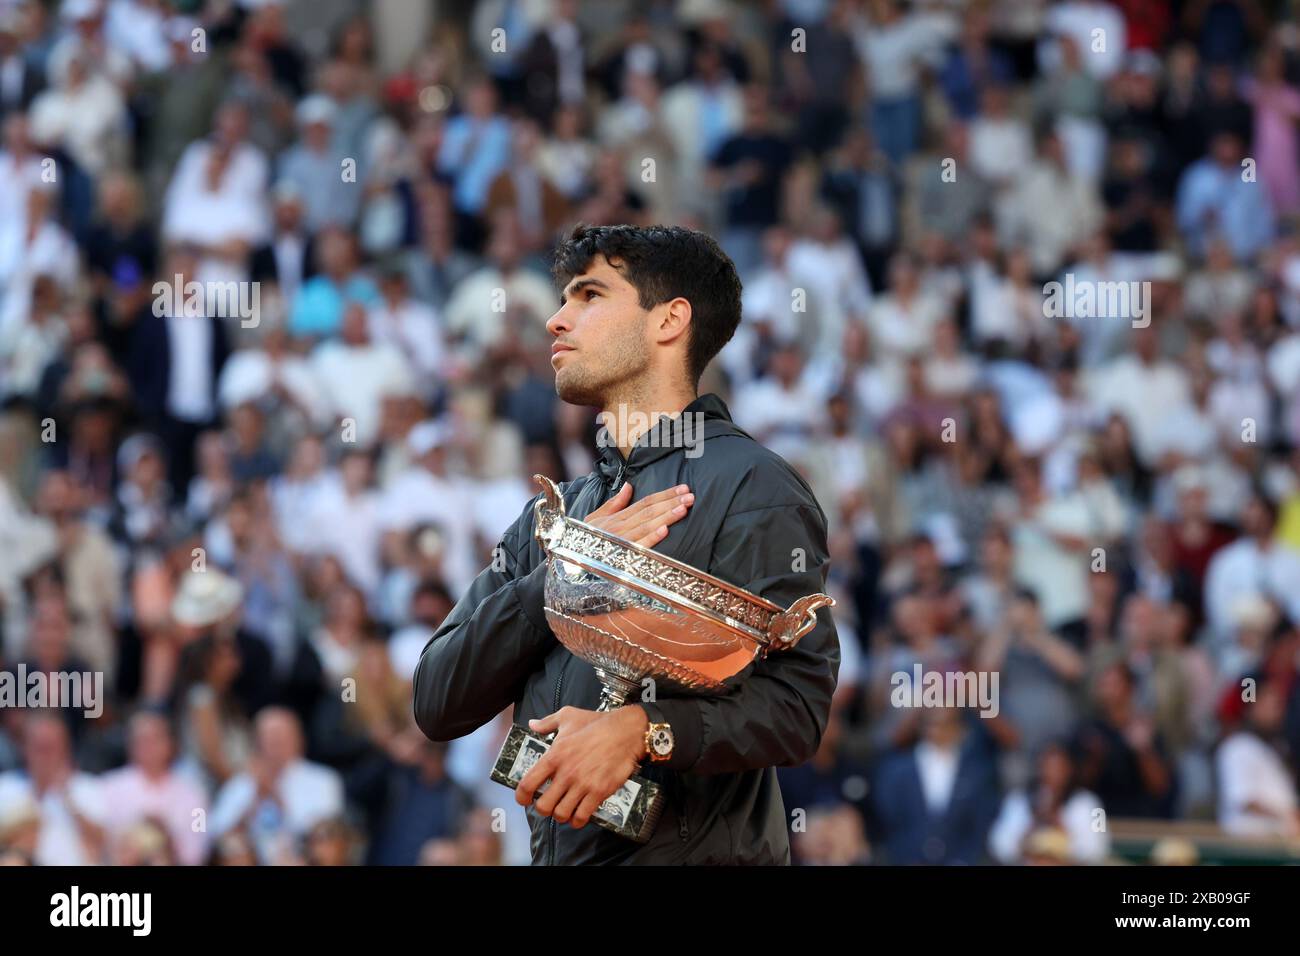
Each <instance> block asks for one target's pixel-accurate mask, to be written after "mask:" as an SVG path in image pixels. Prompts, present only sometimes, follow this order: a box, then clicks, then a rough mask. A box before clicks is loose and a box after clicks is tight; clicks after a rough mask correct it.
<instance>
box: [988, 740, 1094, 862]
mask: <svg viewBox="0 0 1300 956" xmlns="http://www.w3.org/2000/svg"><path fill="white" fill-rule="evenodd" d="M1037 770H1038V772H1037V779H1036V780H1035V781H1034V782H1033V783H1031V785H1030V786H1028V787H1026V788H1024V789H1021V790H1015V791H1013V792H1011V793H1009V794H1007V796H1006V799H1005V800H1003V802H1002V811H1001V812H1000V813H999V814H998V818H997V820H996V821H995V822H994V824H993V829H992V830H991V831H990V833H989V852H990V853H992V855H993V856H994V857H995V858H996V859H998V860H1000V861H1001V862H1003V863H1020V862H1023V861H1024V853H1025V839H1026V838H1027V837H1029V836H1030V834H1031V833H1032V832H1034V831H1035V830H1036V829H1037V828H1039V827H1054V828H1059V829H1061V830H1062V831H1064V833H1065V835H1066V837H1067V838H1068V841H1069V861H1070V862H1071V863H1100V862H1102V861H1103V860H1104V859H1105V858H1106V854H1107V853H1109V852H1110V836H1109V834H1107V832H1106V828H1105V826H1104V825H1098V824H1099V821H1100V822H1102V823H1103V824H1104V821H1105V814H1104V812H1103V810H1102V805H1101V798H1100V797H1098V796H1097V795H1096V794H1095V793H1092V792H1090V791H1088V790H1085V789H1083V788H1082V787H1079V786H1078V785H1077V784H1076V782H1075V779H1074V764H1073V762H1072V761H1071V759H1070V754H1069V751H1068V750H1067V749H1066V747H1065V746H1064V745H1063V744H1061V743H1051V744H1048V745H1047V746H1045V747H1043V749H1042V751H1041V752H1040V754H1039V755H1038V761H1037Z"/></svg>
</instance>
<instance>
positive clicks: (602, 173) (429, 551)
mask: <svg viewBox="0 0 1300 956" xmlns="http://www.w3.org/2000/svg"><path fill="white" fill-rule="evenodd" d="M1298 122H1300V23H1298V21H1297V8H1296V5H1295V4H1294V3H1290V2H1286V0H1274V2H1267V0H1062V2H1051V0H991V2H979V0H913V2H903V0H766V2H753V3H740V2H732V0H642V2H636V3H634V2H629V0H613V2H602V3H578V2H573V0H479V2H472V0H459V2H451V0H449V2H439V3H436V4H412V3H407V2H401V0H391V2H390V0H373V2H369V3H363V2H361V0H224V2H222V0H0V127H2V131H3V132H2V142H0V401H2V402H3V405H2V407H0V671H7V672H8V673H10V674H15V673H18V669H19V668H22V669H23V670H22V672H23V673H26V674H35V673H38V672H39V673H44V674H53V673H59V672H79V673H80V672H89V673H98V674H102V675H104V682H105V684H104V689H105V700H104V702H103V713H102V714H101V715H100V716H98V717H95V718H87V717H85V716H83V713H82V711H83V708H80V707H65V708H62V709H53V708H36V709H27V708H23V707H20V706H13V705H12V704H10V705H6V706H4V707H0V862H9V863H24V862H29V863H30V862H34V863H37V864H83V863H84V864H89V863H114V864H134V863H183V864H203V863H219V864H235V863H252V864H263V865H273V864H295V863H311V864H344V863H372V864H415V863H429V864H442V863H481V864H493V863H518V862H526V861H527V860H528V831H527V825H526V821H525V819H524V817H523V814H522V810H520V808H519V807H517V805H515V804H514V803H513V798H512V795H511V794H510V793H509V792H508V791H507V790H505V789H504V788H501V787H500V786H498V785H497V784H494V783H492V782H490V781H489V779H488V770H489V768H490V765H491V763H492V761H493V759H494V758H495V755H496V750H497V746H498V745H499V742H500V740H501V739H502V737H503V736H504V732H505V727H506V726H507V725H508V723H509V714H508V713H506V714H503V715H502V716H501V717H500V718H499V719H498V720H497V721H496V722H495V723H493V724H491V725H488V726H485V727H484V728H482V729H481V730H480V731H478V732H476V733H474V734H472V735H470V736H469V737H466V738H463V739H461V740H458V741H455V742H453V743H452V744H450V745H446V744H437V743H433V742H431V741H429V740H427V739H426V738H424V736H423V735H422V734H421V733H420V732H419V730H418V729H417V728H415V726H414V724H413V721H412V716H411V702H410V675H411V673H412V671H413V668H414V666H415V662H416V660H417V659H418V657H419V654H420V652H421V650H422V649H423V647H424V644H425V642H426V641H427V640H428V637H429V635H430V634H431V633H432V631H433V629H434V628H435V627H436V626H437V625H438V623H439V622H440V621H441V620H442V618H443V617H444V616H445V615H446V614H447V613H448V611H449V610H450V608H451V607H452V606H453V605H454V603H455V601H456V599H457V597H458V596H459V595H460V594H461V593H462V592H463V590H464V589H465V588H466V586H467V585H468V583H469V582H470V581H471V580H472V579H473V577H474V575H475V574H476V573H477V572H478V571H479V570H480V569H481V568H482V567H484V566H485V565H486V564H488V563H489V562H490V560H491V554H492V547H493V545H494V544H495V543H496V542H497V541H498V540H499V537H500V535H501V533H502V532H503V530H504V529H505V528H506V526H507V525H508V524H509V523H510V522H511V521H513V519H514V518H515V517H516V516H517V515H518V513H519V511H520V509H521V507H522V506H523V504H524V503H525V502H526V501H527V500H528V498H530V497H531V496H532V495H533V494H534V493H535V488H534V487H533V486H532V483H531V480H530V477H529V476H531V475H532V474H534V473H538V472H540V473H543V474H546V475H549V476H552V477H555V478H572V477H575V476H577V475H580V474H583V473H585V472H586V471H588V470H589V469H590V468H591V467H592V464H593V455H594V452H595V447H596V420H595V413H596V411H597V410H595V409H590V408H578V407H574V406H568V405H565V404H563V403H561V402H559V401H558V400H557V398H556V397H555V394H554V387H553V381H552V372H551V368H550V364H549V350H548V348H547V338H548V336H547V334H546V331H545V327H544V323H545V320H546V319H547V318H548V317H549V316H550V315H551V314H552V313H553V312H554V310H555V309H556V308H557V307H558V294H557V290H556V289H555V287H554V285H553V283H552V281H551V278H550V275H549V253H550V250H551V249H552V248H553V246H554V243H555V241H556V238H557V236H559V235H561V234H562V233H563V232H564V231H565V230H566V229H567V227H569V226H571V225H572V224H573V223H575V222H578V221H585V222H588V223H619V222H631V223H643V224H649V223H654V222H671V223H677V224H683V225H688V226H692V227H695V228H700V229H705V230H707V231H709V232H710V233H712V234H713V235H715V236H717V237H718V239H719V241H720V242H721V243H722V244H723V247H724V249H726V251H727V252H728V253H729V254H730V255H731V256H732V258H733V259H734V261H735V263H736V265H737V268H738V270H739V271H740V274H741V277H742V279H743V281H744V286H745V294H744V316H743V320H742V324H741V328H740V330H739V331H738V332H737V335H736V337H735V338H734V340H733V341H732V342H731V343H730V344H729V345H728V346H727V348H726V349H725V350H724V351H723V353H722V354H721V355H720V356H719V358H718V360H717V361H716V362H715V363H714V365H713V367H712V368H710V369H709V371H708V372H707V373H706V376H705V379H704V381H703V382H702V383H701V392H707V391H712V392H716V393H718V394H719V395H721V396H722V397H723V398H724V400H725V401H726V402H727V403H728V405H729V407H730V409H731V411H732V414H733V416H734V418H735V420H736V421H737V423H738V424H739V425H741V427H743V428H745V429H747V430H748V431H750V432H751V433H752V434H753V435H754V436H755V437H756V438H758V439H759V440H760V441H763V442H764V443H766V444H768V445H769V446H770V447H772V448H773V449H775V450H777V451H778V452H779V453H781V454H782V455H784V456H785V457H786V458H787V460H789V461H790V462H791V463H792V464H794V465H795V466H796V467H798V468H799V469H800V470H801V471H802V472H803V473H804V474H805V475H806V476H807V478H808V480H809V482H810V484H811V485H812V487H813V488H814V490H815V492H816V493H817V496H818V499H819V501H820V502H821V504H822V506H823V508H824V510H825V512H826V515H827V518H828V523H829V528H830V533H831V549H832V555H833V567H832V572H831V580H830V582H829V588H830V590H831V591H832V593H833V594H835V595H836V596H837V598H838V599H839V604H838V606H837V608H836V612H835V616H836V620H837V623H838V625H839V632H840V638H841V644H842V652H843V663H842V668H841V675H840V688H839V692H838V693H837V697H836V706H835V708H834V713H833V715H832V719H831V722H830V725H829V726H828V728H827V731H826V734H825V736H824V739H823V742H822V745H821V747H820V750H819V752H818V754H817V756H816V758H815V759H814V760H813V761H811V762H810V763H808V764H807V765H805V766H802V767H795V768H783V769H782V770H781V771H780V778H781V784H782V790H783V793H784V799H785V804H786V808H787V811H789V812H790V813H791V817H792V830H793V848H794V855H795V859H796V861H797V862H801V863H810V864H816V863H866V862H871V863H896V864H898V863H903V864H905V863H976V862H981V861H989V860H994V861H1000V862H1006V863H1017V862H1027V863H1066V862H1073V863H1092V862H1100V861H1103V860H1105V859H1107V858H1108V857H1110V855H1111V854H1112V852H1113V846H1112V839H1111V835H1110V833H1111V828H1110V822H1111V821H1114V820H1118V819H1125V820H1127V819H1131V818H1139V819H1147V820H1183V821H1203V822H1206V823H1209V824H1215V825H1217V826H1218V827H1219V828H1221V830H1222V831H1223V832H1224V833H1226V834H1228V835H1231V836H1241V837H1255V838H1259V839H1261V840H1263V841H1265V842H1267V843H1270V845H1277V846H1286V845H1288V841H1297V840H1300V808H1298V804H1297V790H1296V775H1297V770H1298V769H1300V764H1298V763H1297V755H1298V754H1300V630H1297V628H1298V627H1300V230H1298V228H1297V227H1298V226H1300V142H1298V140H1297V123H1298ZM1067 281H1068V283H1072V284H1073V285H1067V288H1082V287H1085V286H1087V287H1089V288H1093V289H1100V288H1104V287H1105V285H1104V284H1110V283H1125V284H1129V283H1131V284H1132V285H1131V286H1128V285H1126V286H1125V288H1132V289H1135V290H1138V289H1140V290H1142V291H1141V294H1140V298H1131V299H1128V300H1124V301H1122V302H1119V303H1118V306H1117V305H1116V300H1108V301H1107V302H1102V305H1101V307H1100V308H1093V309H1091V310H1089V309H1086V308H1084V309H1079V310H1070V311H1067V313H1066V314H1065V315H1061V316H1059V317H1058V316H1057V315H1055V314H1053V313H1052V311H1051V310H1050V309H1047V308H1045V290H1046V288H1047V286H1046V284H1047V283H1051V282H1062V283H1067ZM160 282H161V283H163V284H164V287H163V288H164V290H165V291H164V292H162V293H161V294H160V292H159V289H158V287H157V285H156V284H157V283H160ZM191 283H198V286H197V288H199V289H200V290H203V291H201V294H200V296H199V299H198V302H197V305H196V307H193V308H190V307H188V306H187V305H186V303H185V302H184V301H183V300H184V299H185V297H186V296H187V295H188V293H187V292H186V291H185V290H186V289H188V288H190V287H191V285H190V284H191ZM214 288H227V289H238V290H239V295H237V296H233V297H228V298H227V299H226V300H224V301H220V302H214V300H213V299H212V297H211V296H209V295H208V294H207V293H206V290H209V289H214ZM1135 295H1137V293H1136V292H1135ZM1098 301H1099V302H1100V301H1102V300H1100V299H1099V300H1098ZM1108 308H1109V309H1110V311H1107V309H1108ZM916 665H920V666H921V667H922V668H923V669H924V670H926V671H937V672H940V673H942V674H946V675H951V674H958V673H965V672H972V671H982V672H986V673H996V674H997V675H998V678H999V682H998V684H997V689H998V694H997V707H996V708H995V709H996V711H997V713H996V715H994V716H980V715H979V714H978V713H977V712H976V711H974V710H973V709H971V708H964V709H959V708H951V707H949V708H944V707H933V708H910V707H900V706H898V705H897V702H896V701H895V700H893V699H891V692H892V691H893V690H894V685H895V675H897V674H899V673H900V672H905V673H907V674H909V675H910V674H911V673H913V668H914V666H916ZM593 704H594V702H593ZM1270 841H1271V842H1270Z"/></svg>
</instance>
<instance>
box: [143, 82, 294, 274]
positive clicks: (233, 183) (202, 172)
mask: <svg viewBox="0 0 1300 956" xmlns="http://www.w3.org/2000/svg"><path fill="white" fill-rule="evenodd" d="M247 135H248V112H247V109H246V108H245V107H244V106H243V105H241V104H239V103H228V104H226V105H225V106H223V107H221V109H220V110H219V111H218V112H217V116H216V119H215V120H214V121H213V132H212V136H211V137H210V138H209V139H204V140H198V141H196V142H194V143H191V144H190V145H189V146H188V147H186V149H185V152H184V153H183V154H182V156H181V159H180V162H179V163H177V165H176V172H175V173H174V174H173V176H172V180H171V183H170V185H168V187H167V193H166V196H165V197H164V200H163V219H162V227H161V228H162V235H163V238H164V239H165V240H167V241H169V242H188V243H192V244H194V245H196V246H198V247H199V248H200V249H201V250H202V251H203V254H204V258H203V261H202V263H201V265H200V269H199V272H200V275H198V276H197V277H196V278H197V279H198V281H200V282H242V281H245V280H247V278H248V253H249V251H250V250H251V249H253V248H254V247H255V246H257V245H259V244H260V243H262V242H265V241H266V240H267V239H268V238H269V236H270V233H271V221H270V215H269V208H270V204H269V202H268V201H267V188H268V177H269V166H268V163H267V160H266V156H265V155H264V154H263V153H262V151H261V150H260V149H258V148H257V147H256V146H254V145H252V144H251V143H249V142H248V141H247Z"/></svg>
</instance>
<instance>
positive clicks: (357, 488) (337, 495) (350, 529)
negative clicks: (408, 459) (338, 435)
mask: <svg viewBox="0 0 1300 956" xmlns="http://www.w3.org/2000/svg"><path fill="white" fill-rule="evenodd" d="M373 476H374V460H373V458H372V456H371V453H370V452H369V451H368V450H365V449H362V448H358V447H356V446H354V445H346V446H344V453H343V460H342V461H340V462H339V467H338V479H337V480H335V481H331V482H329V483H328V484H327V485H326V486H325V489H324V491H323V492H322V493H321V494H320V495H318V496H316V497H315V498H314V499H313V502H312V508H311V511H310V512H309V514H308V518H307V523H308V524H309V526H310V527H311V529H312V530H311V532H309V541H308V547H307V549H306V550H307V551H308V552H309V553H311V554H332V555H334V557H336V558H338V560H339V563H340V564H341V565H342V566H343V570H344V571H345V572H346V573H347V576H348V578H349V579H350V580H352V581H353V582H354V583H355V584H356V585H357V586H358V587H360V588H361V590H362V591H364V592H365V594H366V597H367V598H369V599H371V600H373V599H374V598H375V596H376V593H377V592H378V589H379V580H380V574H381V569H380V565H379V553H380V546H381V544H382V540H383V530H382V526H381V524H380V509H381V506H382V503H383V496H382V495H381V494H380V493H379V492H378V491H376V490H375V489H374V487H373V483H372V482H373Z"/></svg>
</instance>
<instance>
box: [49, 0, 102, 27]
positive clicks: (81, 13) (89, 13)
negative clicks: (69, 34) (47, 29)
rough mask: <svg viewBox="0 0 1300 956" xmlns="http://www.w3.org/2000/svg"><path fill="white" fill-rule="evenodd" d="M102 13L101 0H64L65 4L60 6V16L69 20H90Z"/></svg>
mask: <svg viewBox="0 0 1300 956" xmlns="http://www.w3.org/2000/svg"><path fill="white" fill-rule="evenodd" d="M101 13H103V10H102V9H100V5H99V0H63V6H61V7H60V8H59V16H60V17H62V18H63V19H64V20H67V21H69V22H74V21H76V20H89V19H91V18H93V17H97V16H99V15H100V14H101Z"/></svg>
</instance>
